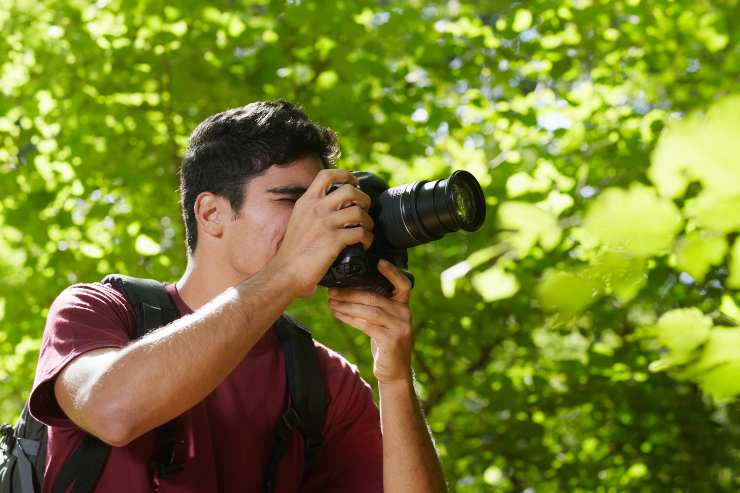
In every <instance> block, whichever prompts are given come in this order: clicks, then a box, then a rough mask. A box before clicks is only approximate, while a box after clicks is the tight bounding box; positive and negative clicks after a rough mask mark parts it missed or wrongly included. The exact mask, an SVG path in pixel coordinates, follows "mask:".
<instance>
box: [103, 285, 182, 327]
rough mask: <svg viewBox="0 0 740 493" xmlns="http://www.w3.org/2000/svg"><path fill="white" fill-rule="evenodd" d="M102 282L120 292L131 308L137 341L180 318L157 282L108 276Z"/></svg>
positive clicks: (163, 289) (170, 300)
mask: <svg viewBox="0 0 740 493" xmlns="http://www.w3.org/2000/svg"><path fill="white" fill-rule="evenodd" d="M102 282H103V283H105V284H110V285H111V286H113V287H114V288H117V289H118V290H119V291H122V292H123V293H124V295H125V296H126V299H127V300H128V302H129V303H130V304H131V306H132V307H133V309H134V316H135V317H134V318H135V319H136V338H137V339H138V338H139V337H141V336H143V335H144V334H146V333H147V332H151V331H152V330H154V329H158V328H160V327H162V326H163V325H167V324H168V323H170V322H172V321H173V320H177V319H178V318H180V313H179V312H178V310H177V307H176V306H175V304H174V303H173V302H172V299H170V296H169V295H168V294H167V291H166V290H165V288H164V285H162V283H161V282H159V281H155V280H153V279H139V278H137V277H131V276H124V275H123V274H110V275H108V276H105V278H103V281H102Z"/></svg>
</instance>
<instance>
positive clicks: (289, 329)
mask: <svg viewBox="0 0 740 493" xmlns="http://www.w3.org/2000/svg"><path fill="white" fill-rule="evenodd" d="M276 329H277V330H276V332H277V336H278V339H279V340H280V345H281V346H282V348H283V353H284V355H285V372H286V376H287V380H288V392H290V400H291V404H292V405H291V407H289V408H288V409H287V410H286V411H285V412H284V413H283V414H282V416H281V418H280V421H278V424H277V428H276V430H275V442H274V444H273V448H272V451H271V453H270V458H269V460H268V463H267V468H266V471H265V483H264V488H263V491H264V492H265V493H269V492H272V491H273V490H274V489H275V485H276V480H277V467H278V464H279V463H280V459H282V457H283V456H284V455H285V452H286V451H287V450H288V443H289V440H290V436H291V433H292V432H295V431H298V432H300V433H302V434H303V442H304V468H303V477H304V479H305V477H306V476H307V475H308V474H309V473H310V472H311V470H312V468H313V466H314V461H315V459H316V456H317V454H318V451H319V448H320V447H321V444H322V440H323V438H322V434H321V429H322V427H323V425H324V419H325V417H326V409H327V407H328V406H329V394H328V393H327V391H326V386H325V385H324V379H323V377H322V375H321V368H320V366H319V358H318V354H317V353H316V347H315V346H314V343H313V338H312V337H311V332H310V331H309V330H308V329H306V328H305V327H304V326H303V325H302V324H301V323H300V322H298V321H297V320H295V319H294V318H292V317H289V316H288V315H282V316H281V317H280V318H279V319H278V320H277V327H276Z"/></svg>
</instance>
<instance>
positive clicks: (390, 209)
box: [319, 171, 485, 297]
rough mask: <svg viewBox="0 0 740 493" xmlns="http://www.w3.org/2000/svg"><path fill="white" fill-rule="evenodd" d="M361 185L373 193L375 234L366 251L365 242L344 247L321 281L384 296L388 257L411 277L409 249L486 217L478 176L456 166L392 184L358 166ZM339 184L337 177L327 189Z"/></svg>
mask: <svg viewBox="0 0 740 493" xmlns="http://www.w3.org/2000/svg"><path fill="white" fill-rule="evenodd" d="M353 174H354V175H355V176H356V177H357V181H358V185H357V186H358V188H359V189H360V190H362V191H363V192H365V193H366V194H367V195H368V196H370V199H371V205H370V210H369V211H368V212H369V214H370V217H372V218H373V221H374V222H375V228H374V230H373V233H374V239H373V243H372V245H371V246H370V248H369V249H368V250H367V251H365V250H364V249H363V247H362V245H361V244H359V243H358V244H356V245H351V246H348V247H347V248H345V249H344V250H342V252H341V253H340V254H339V256H337V259H336V260H335V261H334V263H333V264H332V265H331V267H330V268H329V271H328V272H327V273H326V274H325V275H324V277H323V279H322V280H321V282H319V285H320V286H325V287H341V288H361V289H368V290H370V291H374V292H376V293H378V294H381V295H383V296H386V297H390V296H391V295H392V294H393V285H392V284H391V283H390V281H388V279H386V277H385V276H384V275H383V274H381V273H380V272H379V271H378V261H379V260H380V259H385V260H388V261H389V262H391V263H392V264H394V265H395V266H396V267H398V268H399V269H401V271H402V272H403V273H404V274H405V275H406V276H407V277H408V278H409V280H410V281H411V283H412V285H413V283H414V276H413V275H412V274H411V273H410V272H408V271H407V270H406V269H407V268H408V253H407V249H408V248H409V247H412V246H416V245H420V244H423V243H428V242H430V241H434V240H437V239H439V238H442V236H444V235H445V234H446V233H449V232H452V231H457V230H458V229H461V228H462V229H465V230H466V231H475V230H477V229H479V228H480V227H481V226H482V225H483V221H484V220H485V198H484V196H483V191H482V189H481V187H480V184H479V183H478V181H477V180H476V179H475V177H473V175H471V174H470V173H468V172H466V171H455V172H454V173H453V174H452V176H450V178H448V179H445V180H434V181H426V180H423V181H419V182H415V183H410V184H406V185H401V186H398V187H394V188H390V187H389V186H388V184H387V183H386V182H385V181H383V179H382V178H380V177H379V176H377V175H375V174H373V173H370V172H367V171H355V172H353ZM340 186H341V184H337V183H335V184H334V185H332V186H331V187H330V188H329V190H328V191H327V193H331V192H333V191H334V190H336V189H337V188H339V187H340Z"/></svg>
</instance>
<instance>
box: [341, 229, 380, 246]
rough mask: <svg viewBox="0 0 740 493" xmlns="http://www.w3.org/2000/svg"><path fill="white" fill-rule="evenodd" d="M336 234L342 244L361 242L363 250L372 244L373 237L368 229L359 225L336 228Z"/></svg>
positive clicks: (348, 244)
mask: <svg viewBox="0 0 740 493" xmlns="http://www.w3.org/2000/svg"><path fill="white" fill-rule="evenodd" d="M337 235H339V239H340V241H341V242H342V244H343V245H344V246H350V245H355V244H357V243H362V248H364V249H365V250H367V249H368V248H370V245H372V244H373V239H374V238H375V236H373V234H372V233H371V232H370V231H368V230H366V229H365V228H363V227H361V226H355V227H354V228H342V229H338V230H337Z"/></svg>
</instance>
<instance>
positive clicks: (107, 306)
mask: <svg viewBox="0 0 740 493" xmlns="http://www.w3.org/2000/svg"><path fill="white" fill-rule="evenodd" d="M93 320H95V321H96V322H95V324H96V325H101V326H102V327H101V328H113V327H118V328H123V329H125V331H126V332H128V333H129V334H133V332H132V331H133V328H134V317H133V308H132V307H131V305H130V304H129V302H128V301H127V300H126V297H125V296H124V295H123V294H122V293H121V292H120V291H118V290H117V289H115V288H113V287H112V286H110V285H108V284H104V283H101V282H93V283H78V284H73V285H71V286H69V287H67V288H65V289H64V290H63V291H62V292H61V293H59V295H57V297H56V298H55V299H54V301H53V302H52V304H51V307H50V308H49V313H48V316H47V324H46V328H47V330H49V329H54V328H57V327H58V326H59V325H60V324H61V325H62V326H64V325H66V324H67V323H69V322H78V323H82V324H85V325H87V324H88V323H90V322H91V321H93Z"/></svg>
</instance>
